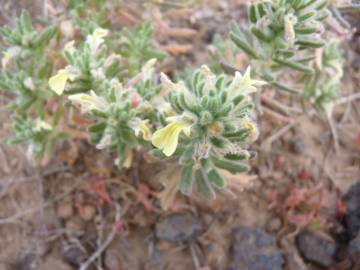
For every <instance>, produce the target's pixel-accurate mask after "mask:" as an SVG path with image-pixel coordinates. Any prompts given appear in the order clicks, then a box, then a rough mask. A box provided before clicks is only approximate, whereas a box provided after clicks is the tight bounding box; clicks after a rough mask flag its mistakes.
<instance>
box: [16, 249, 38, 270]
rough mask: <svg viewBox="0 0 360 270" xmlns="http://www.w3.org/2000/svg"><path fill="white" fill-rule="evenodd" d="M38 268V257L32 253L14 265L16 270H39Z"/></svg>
mask: <svg viewBox="0 0 360 270" xmlns="http://www.w3.org/2000/svg"><path fill="white" fill-rule="evenodd" d="M38 268H39V267H38V263H37V261H36V255H35V254H32V253H31V254H27V255H25V256H24V257H22V258H21V259H20V260H18V261H17V262H16V263H15V265H14V269H16V270H37V269H38Z"/></svg>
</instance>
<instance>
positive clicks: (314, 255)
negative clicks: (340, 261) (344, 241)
mask: <svg viewBox="0 0 360 270" xmlns="http://www.w3.org/2000/svg"><path fill="white" fill-rule="evenodd" d="M296 241H297V245H298V248H299V251H300V253H301V255H302V256H303V257H304V259H306V260H307V261H310V262H313V263H316V264H318V265H321V266H324V267H329V266H331V265H332V264H334V262H335V261H334V256H335V254H336V250H337V247H336V244H335V242H334V241H333V240H332V239H331V238H330V237H328V236H326V235H323V234H320V233H315V232H312V231H304V232H302V233H300V234H299V235H298V236H297V238H296Z"/></svg>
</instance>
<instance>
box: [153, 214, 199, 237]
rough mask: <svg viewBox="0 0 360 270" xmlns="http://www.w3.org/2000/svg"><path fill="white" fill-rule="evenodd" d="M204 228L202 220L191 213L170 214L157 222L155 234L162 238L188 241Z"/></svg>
mask: <svg viewBox="0 0 360 270" xmlns="http://www.w3.org/2000/svg"><path fill="white" fill-rule="evenodd" d="M202 229H203V225H202V222H201V221H200V220H199V219H198V218H197V217H196V216H195V215H193V214H191V213H176V214H172V215H169V216H167V217H165V218H164V219H162V220H161V221H160V222H158V223H157V224H156V230H155V234H156V237H157V238H158V239H160V240H166V241H170V242H179V241H188V240H190V239H192V238H194V237H196V236H197V235H198V234H199V233H200V232H201V231H202Z"/></svg>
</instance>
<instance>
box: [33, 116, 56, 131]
mask: <svg viewBox="0 0 360 270" xmlns="http://www.w3.org/2000/svg"><path fill="white" fill-rule="evenodd" d="M35 129H36V130H38V131H40V130H52V126H51V125H50V124H48V123H46V122H45V121H44V120H41V119H40V118H38V119H36V121H35Z"/></svg>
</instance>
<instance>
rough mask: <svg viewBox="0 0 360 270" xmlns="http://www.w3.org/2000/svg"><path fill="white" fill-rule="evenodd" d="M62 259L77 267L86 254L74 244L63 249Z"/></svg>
mask: <svg viewBox="0 0 360 270" xmlns="http://www.w3.org/2000/svg"><path fill="white" fill-rule="evenodd" d="M63 259H64V260H65V261H66V262H67V263H68V264H70V265H72V266H74V267H77V268H78V267H79V266H80V265H81V263H82V262H83V261H84V260H85V259H86V254H85V253H84V252H83V251H82V250H81V249H80V248H79V247H78V246H76V245H71V246H68V247H66V248H65V249H64V251H63Z"/></svg>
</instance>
